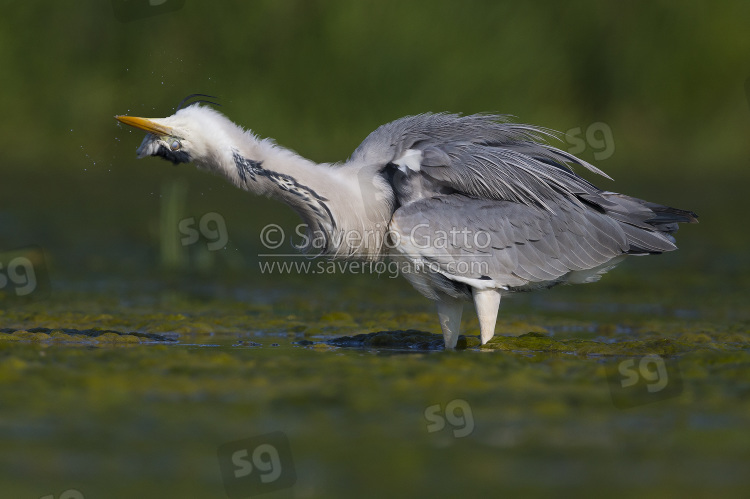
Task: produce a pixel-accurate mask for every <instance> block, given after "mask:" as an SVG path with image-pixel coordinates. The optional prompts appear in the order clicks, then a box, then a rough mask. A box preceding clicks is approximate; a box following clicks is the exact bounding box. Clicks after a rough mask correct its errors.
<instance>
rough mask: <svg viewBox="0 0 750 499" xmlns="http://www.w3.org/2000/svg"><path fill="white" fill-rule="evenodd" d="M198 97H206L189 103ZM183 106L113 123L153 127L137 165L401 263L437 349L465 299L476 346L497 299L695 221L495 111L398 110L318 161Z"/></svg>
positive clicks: (633, 249)
mask: <svg viewBox="0 0 750 499" xmlns="http://www.w3.org/2000/svg"><path fill="white" fill-rule="evenodd" d="M195 97H209V96H205V95H203V94H193V95H191V96H188V98H186V100H187V99H190V98H195ZM186 100H183V102H181V103H180V105H179V106H178V107H177V110H176V112H175V113H174V114H173V115H171V116H168V117H166V118H140V117H132V116H116V119H117V120H119V121H120V122H122V123H124V124H127V125H130V126H133V127H136V128H139V129H141V130H144V131H146V132H148V133H147V135H146V137H145V138H144V139H143V142H142V143H141V145H140V146H139V147H138V149H137V155H138V157H139V158H143V157H146V156H159V157H161V158H163V159H166V160H169V161H172V162H173V163H175V164H178V163H188V162H192V163H194V164H195V165H196V166H197V167H198V168H200V169H203V170H208V171H210V172H213V173H216V174H218V175H220V176H223V177H225V178H226V179H227V180H229V182H231V183H232V184H234V185H235V186H237V187H239V188H241V189H244V190H246V191H249V192H252V193H255V194H262V195H266V196H269V197H273V198H276V199H278V200H281V201H283V202H285V203H287V204H289V205H290V206H291V207H292V208H294V210H295V211H296V212H297V213H298V214H299V215H300V216H301V218H302V220H303V221H304V223H305V224H306V226H307V231H308V234H309V235H310V237H309V238H308V239H307V240H308V241H318V242H320V241H321V240H322V244H318V245H317V248H318V249H320V250H321V253H323V254H325V255H328V256H329V257H333V258H359V259H371V260H372V259H381V258H383V257H385V256H386V255H388V256H390V257H391V258H392V259H393V260H394V261H396V262H399V263H400V264H403V267H402V272H403V274H404V276H405V277H406V278H407V279H408V280H409V281H410V282H411V284H412V285H413V286H414V287H415V288H416V289H417V290H418V291H419V292H420V293H421V294H423V295H424V296H426V297H427V298H429V299H431V300H433V301H435V303H436V304H437V314H438V319H439V322H440V326H441V329H442V332H443V337H444V341H445V347H446V348H455V346H456V342H457V340H458V336H459V330H460V323H461V315H462V310H463V303H464V302H465V301H466V300H469V301H473V303H474V306H475V309H476V313H477V316H478V318H479V326H480V338H481V342H482V344H484V343H486V342H488V341H489V340H490V339H491V338H492V337H493V335H494V333H495V324H496V321H497V314H498V309H499V306H500V298H501V297H502V296H503V295H504V294H507V293H512V292H517V291H524V290H531V289H536V288H546V287H550V286H553V285H556V284H560V283H584V282H592V281H596V280H598V279H599V278H600V277H601V275H602V274H603V273H604V272H606V271H608V270H610V269H611V268H612V267H614V266H615V265H617V264H618V263H619V262H620V261H622V260H623V259H624V258H625V257H626V256H628V255H648V254H658V253H663V252H666V251H672V250H674V249H676V246H675V240H674V238H673V237H672V233H673V232H674V231H676V230H677V224H678V223H681V222H697V215H696V214H695V213H693V212H691V211H687V210H680V209H676V208H670V207H668V206H663V205H660V204H656V203H651V202H647V201H643V200H641V199H637V198H634V197H630V196H626V195H624V194H618V193H615V192H610V191H607V190H602V189H599V188H597V187H595V186H594V185H593V184H592V183H590V182H589V181H587V180H585V179H584V178H582V177H580V176H579V175H578V174H576V173H575V172H574V171H573V169H572V167H571V165H577V166H580V167H583V168H586V169H588V170H590V171H591V172H593V173H596V174H599V175H603V176H605V177H607V175H606V174H605V173H603V172H602V171H601V170H599V169H598V168H596V167H594V166H593V165H591V164H589V163H587V162H586V161H583V160H581V159H579V158H577V157H575V156H573V155H572V154H569V153H567V152H565V151H563V150H561V149H559V148H556V147H553V146H552V145H550V144H549V142H548V140H547V139H548V138H550V137H556V136H557V134H556V132H554V131H552V130H549V129H546V128H542V127H538V126H532V125H526V124H519V123H514V122H511V121H510V119H509V118H508V117H507V116H504V115H495V114H475V115H467V116H463V115H458V114H448V113H437V114H435V113H427V114H420V115H416V116H407V117H404V118H401V119H397V120H395V121H393V122H391V123H388V124H385V125H382V126H381V127H379V128H378V129H376V130H375V131H374V132H372V133H371V134H370V135H369V136H368V137H367V138H366V139H365V140H364V141H363V142H362V144H360V145H359V147H357V149H356V150H355V151H354V153H353V154H352V155H351V157H350V158H349V159H348V160H346V161H344V162H343V163H336V164H318V163H315V162H313V161H310V160H308V159H305V158H303V157H302V156H300V155H298V154H296V153H295V152H293V151H291V150H289V149H286V148H283V147H281V146H279V145H277V144H276V143H275V142H274V141H273V140H271V139H268V138H266V139H261V138H259V137H258V136H256V135H255V134H254V133H253V132H251V131H249V130H245V129H243V128H241V127H240V126H238V125H236V124H234V123H233V122H232V121H230V120H229V119H228V118H227V117H225V116H224V115H223V114H221V113H219V112H218V111H216V110H215V109H213V108H212V107H210V106H206V105H202V104H203V103H205V102H206V101H200V100H198V101H194V102H192V103H189V104H188V105H186V106H183V104H184V103H185V102H186ZM607 178H609V177H607ZM308 249H309V248H308Z"/></svg>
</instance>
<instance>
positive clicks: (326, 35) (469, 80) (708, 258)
mask: <svg viewBox="0 0 750 499" xmlns="http://www.w3.org/2000/svg"><path fill="white" fill-rule="evenodd" d="M170 1H172V0H170ZM147 3H148V2H145V1H142V2H132V1H131V2H127V1H118V0H113V1H112V2H108V1H99V2H75V3H72V2H71V3H67V2H62V3H60V2H57V3H54V4H47V5H45V6H44V7H41V6H38V5H37V4H35V3H33V2H12V3H8V4H6V5H5V7H4V15H3V16H2V19H0V64H1V67H2V71H0V84H1V86H2V89H3V91H2V95H0V111H1V112H2V116H3V118H4V119H3V124H2V134H0V172H1V173H0V174H1V175H2V181H1V182H0V193H1V194H2V199H3V202H2V205H0V223H2V225H0V248H3V249H9V248H15V247H23V246H26V245H29V244H33V245H39V246H42V247H44V248H45V249H47V250H48V251H49V252H50V254H51V259H52V260H53V262H54V261H57V262H60V264H59V265H57V266H55V271H56V272H60V273H62V275H65V274H67V275H71V276H72V277H74V278H80V277H84V276H85V274H86V273H87V271H96V272H103V273H104V274H107V273H108V272H114V271H117V270H123V271H127V272H133V271H136V270H137V269H143V265H147V266H150V265H152V264H153V265H158V258H155V259H154V258H151V257H152V256H158V248H157V249H155V248H156V247H157V246H158V231H156V232H155V230H154V226H155V224H156V225H158V217H159V209H160V208H159V206H160V205H159V196H160V192H161V186H162V183H163V182H164V181H165V180H171V179H179V178H185V179H187V181H188V193H187V201H186V202H187V205H188V207H189V209H190V213H192V214H194V215H197V216H200V215H201V214H202V213H205V212H209V211H218V212H219V213H221V214H222V215H223V216H224V217H225V218H226V219H227V225H228V230H229V232H230V236H231V239H232V241H233V243H235V244H236V246H237V248H241V249H242V250H244V252H247V253H249V254H253V253H254V252H255V249H256V246H257V245H258V244H259V242H258V239H257V233H258V230H259V228H260V227H262V226H263V225H264V224H266V223H269V222H284V223H286V222H289V223H294V220H295V218H294V217H293V215H291V214H290V212H289V211H288V209H287V208H285V207H282V206H281V205H277V204H276V203H273V202H271V201H267V200H263V199H253V198H251V197H249V196H246V195H245V194H244V193H241V192H238V191H237V192H236V191H235V190H234V189H232V188H231V187H229V186H225V185H224V181H223V180H221V179H219V178H208V177H206V176H205V175H202V174H200V173H198V172H196V171H194V170H195V169H194V168H193V167H192V166H190V165H182V166H180V167H178V168H175V167H172V166H171V165H170V164H168V163H166V162H161V161H157V160H146V161H136V160H135V154H134V150H135V148H136V147H137V146H138V144H139V143H140V141H141V138H142V134H141V133H140V132H137V131H132V130H127V129H125V128H124V127H121V126H120V125H118V124H117V123H116V122H115V120H114V119H113V116H114V115H116V114H133V115H141V116H152V117H159V116H165V115H169V114H171V113H172V112H173V109H174V107H175V106H176V105H177V103H178V102H179V101H180V99H182V98H183V97H184V96H186V95H187V94H190V93H194V92H201V93H206V94H211V95H215V96H218V97H219V100H220V102H221V104H222V107H221V108H220V109H221V111H222V112H224V113H225V114H226V115H227V116H229V117H230V118H231V119H232V120H234V121H235V122H237V123H239V124H241V125H242V126H244V127H246V128H250V129H252V130H254V131H255V132H256V133H258V134H260V135H261V136H270V137H274V138H275V139H276V140H277V141H278V142H279V143H280V144H282V145H285V146H287V147H290V148H292V149H294V150H296V151H297V152H299V153H300V154H302V155H304V156H307V157H309V158H311V159H313V160H316V161H321V162H322V161H340V160H343V159H345V158H347V157H348V155H349V154H350V153H351V151H352V150H353V149H354V148H355V147H356V146H357V145H358V144H359V142H360V141H361V140H362V139H363V138H364V137H365V136H366V135H367V134H368V133H369V132H370V131H372V130H374V129H375V128H376V127H377V126H378V125H380V124H382V123H385V122H387V121H390V120H393V119H396V118H398V117H401V116H404V115H407V114H415V113H420V112H425V111H451V112H461V113H474V112H482V111H493V112H501V113H509V114H512V115H515V116H516V117H517V119H518V120H519V121H524V122H529V123H534V124H538V125H542V126H546V127H550V128H553V129H556V130H560V131H563V132H565V131H568V130H571V129H576V128H578V129H579V131H580V133H579V135H580V136H581V137H583V136H584V134H585V132H586V130H587V129H588V128H589V127H591V126H592V124H596V123H604V124H605V125H606V126H607V127H608V129H609V130H611V139H610V140H609V141H608V144H607V145H608V147H610V146H611V150H610V152H611V154H610V155H608V157H607V158H606V159H603V160H601V161H597V160H596V159H595V157H594V153H595V152H597V151H598V150H599V151H601V149H597V147H596V144H595V143H591V142H590V143H587V144H586V147H585V150H583V151H582V152H580V153H579V154H580V155H581V156H582V157H583V158H584V159H587V160H589V161H592V162H594V163H596V164H597V165H598V166H599V167H601V168H602V169H603V170H605V171H606V172H608V173H609V174H610V175H611V176H612V177H613V178H614V179H615V180H616V182H615V183H611V182H609V181H607V180H605V179H596V178H592V176H589V178H590V179H592V180H594V181H595V182H596V183H597V184H598V185H600V186H601V187H604V188H607V189H612V190H619V191H624V192H627V193H629V194H631V195H636V196H641V197H644V198H647V199H650V200H653V201H657V202H662V203H665V204H671V205H673V206H677V207H681V208H686V209H692V210H694V211H696V212H697V213H699V214H700V215H701V221H702V222H703V224H702V225H701V226H699V227H697V228H692V227H691V228H690V229H689V230H683V232H682V233H681V234H680V236H681V245H682V246H684V247H685V249H686V252H691V251H700V252H701V255H696V257H697V258H699V259H700V258H702V261H700V263H701V264H702V265H714V264H715V261H716V260H717V256H716V255H717V254H722V255H723V254H724V253H723V252H724V251H725V250H727V251H730V252H736V251H743V250H744V247H745V245H746V243H747V240H748V239H747V237H746V236H745V231H744V230H742V229H741V226H740V225H739V223H738V221H737V220H736V217H737V215H738V214H739V213H741V212H742V211H743V210H742V208H741V207H742V206H744V198H743V197H744V196H743V195H744V190H745V186H746V185H747V179H748V178H750V175H749V174H748V169H747V166H748V159H749V158H750V141H749V140H748V137H749V133H748V132H749V131H750V111H749V109H748V102H747V98H746V93H745V84H746V81H747V79H748V78H749V77H750V36H748V35H747V25H746V23H747V20H748V19H749V18H750V4H748V3H747V2H743V1H734V2H732V1H729V2H722V4H721V6H718V5H712V4H710V3H708V2H698V1H696V2H682V3H681V4H680V5H679V7H675V6H674V5H673V4H671V3H669V2H640V3H633V2H628V3H624V2H598V1H588V2H576V3H575V4H573V5H569V4H564V3H559V2H479V1H467V2H460V3H459V2H450V1H431V2H391V1H377V2H376V1H366V2H348V1H326V2H315V1H288V0H284V1H253V2H233V3H232V2H227V3H222V4H210V5H209V4H207V3H202V2H193V1H187V2H184V4H180V3H177V4H175V3H174V2H172V5H174V6H176V7H178V8H177V10H174V11H168V12H164V13H161V14H159V15H153V16H151V17H148V15H149V11H148V9H149V7H148V6H147V5H146V4H147ZM168 5H169V2H167V3H166V4H164V5H163V6H162V7H164V6H168ZM113 7H114V8H113ZM116 9H119V16H118V17H119V18H120V20H118V17H116V16H115V10H116ZM123 12H124V14H123ZM139 16H141V17H140V18H138V17H139ZM123 20H125V22H123ZM597 137H598V138H599V139H601V137H602V135H601V134H600V135H598V136H597ZM572 144H573V143H572V142H571V143H570V144H565V143H562V144H559V145H560V146H562V147H563V148H566V147H567V148H572V147H573V146H572ZM576 150H580V148H578V149H576ZM699 235H700V236H699ZM694 237H702V238H705V239H704V240H705V241H706V243H707V245H706V246H705V247H703V248H702V249H701V250H698V249H696V245H695V244H692V243H689V242H688V241H691V240H692V238H694ZM691 248H692V249H691ZM134 255H138V256H137V257H136V256H134ZM141 257H142V258H141ZM72 267H74V268H72ZM71 271H72V272H71Z"/></svg>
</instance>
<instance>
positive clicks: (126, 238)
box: [0, 177, 750, 498]
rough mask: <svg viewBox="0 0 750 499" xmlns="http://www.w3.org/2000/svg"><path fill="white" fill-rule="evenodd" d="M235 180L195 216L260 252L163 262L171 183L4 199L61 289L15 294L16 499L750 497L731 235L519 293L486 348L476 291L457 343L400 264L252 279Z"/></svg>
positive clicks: (12, 449)
mask: <svg viewBox="0 0 750 499" xmlns="http://www.w3.org/2000/svg"><path fill="white" fill-rule="evenodd" d="M200 178H201V179H202V178H203V177H200ZM141 180H142V179H141ZM138 182H140V180H138V179H135V180H134V181H133V183H134V184H138ZM217 185H219V184H217ZM120 190H122V191H123V192H127V189H120ZM230 192H231V191H225V190H221V188H219V187H217V191H216V192H213V193H212V192H209V191H206V194H207V195H208V196H209V197H211V196H213V197H211V199H210V200H208V201H206V203H208V206H207V207H205V208H198V209H193V210H192V212H195V213H197V215H196V216H200V213H202V211H201V210H205V212H218V213H223V214H226V215H225V217H226V222H227V226H228V227H229V228H230V235H231V236H232V237H231V242H230V244H229V246H230V247H231V248H234V249H236V250H237V251H236V252H237V253H238V254H240V255H243V256H242V258H244V260H242V261H241V262H240V263H237V260H232V259H231V258H225V257H223V256H216V255H213V257H212V258H213V259H208V260H206V258H205V255H204V254H201V253H200V252H196V251H194V248H188V250H189V251H188V252H187V253H186V254H185V255H184V256H185V258H186V261H187V267H186V268H183V269H181V270H180V269H176V270H174V269H173V270H167V269H164V268H163V267H162V266H163V260H160V256H159V245H158V241H159V239H158V236H159V232H158V229H156V232H154V230H155V229H154V227H158V223H155V222H154V220H158V204H159V203H158V199H156V200H154V203H151V205H150V206H140V205H138V204H128V203H127V202H122V204H123V205H127V206H128V208H129V209H128V210H127V212H124V211H122V210H119V209H117V210H115V209H113V210H112V211H111V212H106V210H105V213H104V214H102V213H100V214H99V215H100V216H99V217H94V218H91V219H89V220H88V221H87V223H85V224H84V223H82V222H81V218H80V216H81V214H82V213H85V212H86V210H85V209H83V208H82V207H79V208H72V209H71V210H72V211H73V213H72V214H71V213H70V210H68V211H67V212H65V211H62V212H55V211H54V210H49V209H44V210H43V209H42V207H43V206H46V205H48V204H52V205H54V194H49V196H50V197H49V198H47V201H46V204H44V205H40V206H38V207H36V208H37V211H35V210H34V209H29V210H24V211H17V212H12V216H13V217H17V219H18V220H19V227H21V229H20V230H21V232H20V233H21V234H27V239H28V241H29V242H34V243H35V244H36V245H38V247H41V248H42V250H43V252H44V255H45V258H46V264H45V267H44V268H43V269H42V270H44V271H43V272H39V275H38V277H39V278H40V279H45V278H46V279H47V281H46V282H47V286H46V287H41V288H40V291H43V292H40V293H39V294H34V295H32V296H28V297H18V296H12V295H10V294H8V293H7V291H8V289H10V288H8V289H6V290H5V291H6V294H5V295H4V296H3V302H2V303H3V308H2V309H1V310H0V330H2V332H0V390H1V392H0V393H2V404H1V406H0V439H1V440H2V441H3V447H4V449H5V452H3V453H2V454H1V455H0V459H2V462H1V463H0V483H2V490H3V494H2V496H3V497H43V496H46V495H50V494H52V495H53V496H54V497H55V498H57V497H69V498H70V497H86V498H90V497H109V498H119V497H179V496H184V497H245V496H254V495H257V494H259V493H261V492H263V491H268V490H270V492H269V494H268V495H267V496H266V497H352V494H353V491H355V492H356V494H355V495H356V496H358V497H422V496H439V497H445V496H448V497H450V496H459V495H462V496H467V497H475V496H478V495H480V494H487V495H490V494H491V495H493V496H497V495H499V494H505V495H511V496H518V495H521V494H524V495H528V496H549V495H550V494H551V493H554V494H560V493H561V492H562V493H570V494H574V493H576V494H585V495H593V494H596V493H598V494H607V495H609V496H632V495H634V494H639V495H644V496H650V497H657V496H658V497H678V496H680V497H682V496H686V495H691V496H695V495H707V494H708V493H709V492H710V493H711V494H712V495H714V496H715V495H717V494H723V495H725V496H740V495H741V494H742V493H744V492H745V491H747V490H748V486H750V479H748V478H747V474H746V470H747V466H748V464H750V432H748V431H747V428H748V426H749V424H750V348H749V347H750V327H749V326H750V313H748V308H747V305H746V293H745V290H746V289H747V278H748V276H747V274H746V273H744V272H742V271H741V269H742V266H741V265H739V264H738V262H742V261H743V260H742V257H741V255H740V254H739V253H733V252H732V251H731V249H728V248H727V249H724V250H722V251H723V253H721V258H713V259H712V260H711V261H710V262H709V263H707V261H706V259H705V258H704V256H703V254H702V251H703V250H702V249H701V248H702V247H703V246H702V244H703V243H702V242H701V240H700V237H699V236H697V235H696V234H698V235H700V230H701V229H702V225H699V226H697V227H687V228H686V229H684V230H683V232H684V236H685V237H683V238H682V239H681V241H682V242H681V244H682V246H683V248H685V249H683V250H681V251H680V252H677V253H675V254H673V255H665V256H662V257H658V258H646V259H633V260H632V261H629V262H626V263H625V264H623V265H621V266H620V268H618V269H616V270H615V271H613V272H612V273H611V274H608V275H607V276H605V278H604V279H603V280H602V282H600V283H597V284H591V285H582V286H570V287H560V288H556V289H552V290H548V291H540V292H535V293H528V294H519V295H515V296H512V297H510V298H508V299H504V301H503V304H502V305H501V314H500V318H499V321H498V326H497V332H498V336H497V337H496V338H495V339H494V340H493V341H492V342H491V343H490V344H488V345H486V346H484V347H480V346H479V345H478V339H477V334H478V324H477V321H476V318H475V317H474V314H473V311H472V310H471V307H470V306H469V305H468V304H467V306H466V310H465V314H464V329H465V331H466V336H465V338H464V339H463V341H462V342H461V343H460V346H461V349H460V350H459V351H456V352H447V351H443V350H442V349H434V348H433V347H434V345H435V344H438V345H439V343H440V337H439V336H437V335H435V334H434V333H436V332H437V331H438V330H439V327H438V323H437V319H436V316H435V314H434V311H433V309H432V306H431V305H430V303H429V302H427V300H425V299H423V298H421V297H420V296H419V295H418V294H417V293H416V292H415V291H413V290H412V289H411V288H410V287H409V285H408V284H407V283H405V282H404V281H402V280H400V279H389V278H386V277H383V276H380V277H379V276H368V275H318V276H315V277H314V278H313V277H310V276H293V275H290V276H278V275H270V276H269V275H262V274H259V273H258V272H257V269H256V267H255V266H256V265H257V262H256V261H255V260H254V259H253V256H252V255H253V254H255V253H257V241H255V237H257V230H256V229H257V228H256V227H255V225H257V224H256V222H254V221H247V222H239V221H237V220H234V219H233V218H232V215H231V214H232V213H233V210H235V211H236V206H238V205H240V204H238V203H247V200H246V199H245V197H242V196H241V197H240V198H234V197H233V196H234V194H230ZM240 194H241V193H240ZM97 196H98V197H96V198H95V201H98V202H100V203H101V206H111V205H116V204H117V203H118V202H119V201H118V199H120V198H118V197H117V194H115V193H114V190H113V191H112V192H107V191H106V190H105V191H104V192H103V193H102V192H100V193H99V194H97ZM103 198H107V199H106V201H105V199H103ZM11 201H12V199H11ZM108 203H109V204H108ZM242 206H244V204H242ZM76 209H79V210H80V213H75V211H76ZM150 209H156V210H157V211H156V213H157V216H156V217H155V216H154V215H150V214H149V210H150ZM250 211H252V210H250ZM192 212H191V213H192ZM43 213H44V215H42V214H43ZM66 213H67V214H66ZM253 213H254V214H255V212H254V211H253ZM268 215H269V214H268V213H265V214H263V213H258V214H257V218H259V219H262V218H263V217H264V216H266V217H268ZM274 216H276V215H274ZM279 216H280V218H279V219H278V221H279V223H280V224H288V225H284V226H291V227H293V226H294V224H296V221H295V219H294V217H293V216H292V215H291V214H282V215H279ZM44 217H48V218H51V220H49V219H47V220H46V221H45V222H44V223H42V222H41V221H40V220H42V219H43V218H44ZM68 217H69V218H70V220H76V221H77V223H73V222H71V221H70V220H68ZM271 219H272V220H273V221H276V219H274V218H273V217H271ZM149 220H150V222H149ZM112 227H117V230H112V229H111V228H112ZM24 231H25V232H24ZM254 231H255V232H254ZM680 235H681V236H682V235H683V233H682V232H681V233H680ZM254 245H255V246H254ZM691 245H692V246H691ZM691 247H692V250H691ZM240 250H241V251H240ZM186 251H187V250H186ZM160 262H161V263H160ZM201 262H202V263H201ZM732 262H734V263H732ZM19 269H20V267H19ZM685 269H691V271H689V272H688V271H685ZM696 269H698V270H696ZM38 270H39V269H38ZM18 275H19V276H21V274H20V273H19V274H18ZM40 282H41V281H40ZM410 330H411V331H410ZM376 332H380V334H378V335H373V336H367V337H366V336H362V335H367V334H371V333H376ZM342 337H350V338H351V339H350V340H342ZM264 444H265V445H266V446H264ZM269 446H270V447H269ZM258 449H260V450H259V451H258V453H257V454H254V451H256V450H258ZM243 451H245V452H246V454H243V453H242V452H243ZM273 451H276V452H277V454H273ZM236 452H240V454H235V453H236ZM233 456H234V457H235V461H233V460H232V457H233ZM243 456H244V457H243ZM274 458H276V459H275V460H274ZM248 470H250V471H249V472H248ZM235 472H239V474H240V475H242V473H246V474H245V475H242V476H239V477H238V476H235V474H234V473H235ZM276 472H278V473H276ZM266 475H267V476H266ZM263 476H266V478H267V479H268V480H269V481H268V482H263ZM268 484H270V485H268ZM264 487H265V488H264ZM273 487H277V490H271V489H273ZM269 488H270V489H269ZM66 494H67V495H66ZM76 494H77V495H76Z"/></svg>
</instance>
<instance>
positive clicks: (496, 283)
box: [392, 195, 629, 292]
mask: <svg viewBox="0 0 750 499" xmlns="http://www.w3.org/2000/svg"><path fill="white" fill-rule="evenodd" d="M558 212H559V213H558V214H556V215H552V214H550V213H549V212H547V211H546V210H544V209H542V208H538V207H533V206H526V205H522V204H519V203H513V202H508V201H488V200H480V199H473V198H469V197H466V196H463V195H449V196H436V197H433V198H428V199H423V200H420V201H416V202H414V203H411V204H409V205H407V206H404V207H401V208H399V209H398V210H396V212H395V213H394V216H393V220H392V230H393V231H394V232H395V233H397V234H398V238H397V239H398V245H397V250H398V252H399V253H400V254H401V257H402V258H406V259H407V260H409V261H411V262H418V263H420V264H421V265H422V267H423V270H425V271H433V272H436V273H438V274H440V276H442V277H441V278H448V279H450V280H451V281H453V282H458V283H463V284H466V285H469V286H471V287H478V288H484V287H495V288H505V289H518V288H521V289H524V288H530V287H537V286H549V285H552V284H555V283H558V282H561V281H565V280H568V279H570V278H571V277H574V278H575V276H576V275H581V276H583V277H580V279H579V280H580V281H589V280H595V279H597V278H598V277H599V273H600V271H603V270H606V269H608V268H610V267H611V266H613V265H614V263H617V262H619V259H618V257H621V256H623V255H624V254H626V253H627V252H628V249H629V243H628V240H627V236H626V234H625V233H624V231H623V230H622V228H621V226H620V224H619V223H618V222H617V221H616V220H613V219H611V218H610V217H608V216H606V215H603V214H601V213H598V212H595V211H592V210H587V209H580V208H578V207H577V206H575V205H573V204H569V205H568V206H565V207H559V209H558ZM576 282H579V281H576ZM438 285H439V284H438ZM441 291H444V292H445V290H444V289H441Z"/></svg>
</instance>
